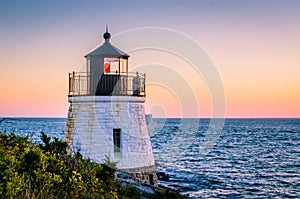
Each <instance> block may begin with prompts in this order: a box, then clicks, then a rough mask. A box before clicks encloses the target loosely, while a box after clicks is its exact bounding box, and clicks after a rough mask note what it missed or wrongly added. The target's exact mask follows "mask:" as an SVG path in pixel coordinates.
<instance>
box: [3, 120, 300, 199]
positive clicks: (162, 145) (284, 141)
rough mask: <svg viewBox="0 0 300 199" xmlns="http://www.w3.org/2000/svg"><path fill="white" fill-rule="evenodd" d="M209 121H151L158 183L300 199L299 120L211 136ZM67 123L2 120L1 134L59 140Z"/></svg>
mask: <svg viewBox="0 0 300 199" xmlns="http://www.w3.org/2000/svg"><path fill="white" fill-rule="evenodd" d="M210 121H211V120H210V119H171V118H170V119H153V122H152V124H151V125H150V133H151V134H150V135H151V142H152V147H153V154H154V157H155V160H156V162H157V163H158V164H159V167H158V169H157V170H158V171H159V172H163V173H165V174H166V175H167V176H168V177H169V179H168V180H167V179H165V180H160V181H159V183H160V184H162V185H164V186H168V187H170V188H174V189H178V190H180V191H181V192H182V193H187V194H189V195H190V198H300V119H225V123H224V126H223V129H222V131H221V132H219V133H215V134H213V138H212V137H211V136H212V135H210V137H209V135H208V134H209V131H208V129H209V128H210V126H211V123H210ZM65 123H66V119H65V118H5V119H4V120H3V119H1V118H0V131H2V132H6V133H11V132H15V133H16V134H20V135H23V136H26V135H28V136H29V137H30V138H31V139H32V140H33V141H34V142H40V139H39V136H40V132H41V131H43V132H45V133H46V134H47V135H48V136H50V137H57V138H59V139H63V138H64V129H65ZM207 138H209V139H207ZM207 140H210V141H213V143H212V145H206V142H207ZM203 146H209V148H208V149H203ZM203 150H206V153H203Z"/></svg>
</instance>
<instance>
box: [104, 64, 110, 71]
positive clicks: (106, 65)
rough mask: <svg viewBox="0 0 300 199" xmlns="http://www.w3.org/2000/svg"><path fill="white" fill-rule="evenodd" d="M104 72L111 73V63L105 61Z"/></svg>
mask: <svg viewBox="0 0 300 199" xmlns="http://www.w3.org/2000/svg"><path fill="white" fill-rule="evenodd" d="M104 72H105V73H109V72H110V64H109V63H105V64H104Z"/></svg>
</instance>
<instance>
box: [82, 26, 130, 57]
mask: <svg viewBox="0 0 300 199" xmlns="http://www.w3.org/2000/svg"><path fill="white" fill-rule="evenodd" d="M110 37H111V35H110V33H109V32H108V31H107V29H106V32H105V33H104V34H103V38H104V39H105V42H104V43H103V44H102V45H101V46H100V47H98V48H96V49H95V50H93V51H92V52H90V53H89V54H87V55H85V56H84V57H89V56H99V55H101V56H105V57H112V58H117V57H122V58H128V57H129V55H128V54H126V53H124V52H123V51H121V50H120V49H118V48H117V47H115V46H113V45H111V43H110V42H109V39H110Z"/></svg>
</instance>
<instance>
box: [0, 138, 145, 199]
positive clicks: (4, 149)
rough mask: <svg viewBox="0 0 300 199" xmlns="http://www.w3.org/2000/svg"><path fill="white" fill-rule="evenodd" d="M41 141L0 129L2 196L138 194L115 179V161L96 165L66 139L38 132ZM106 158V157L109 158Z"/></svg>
mask: <svg viewBox="0 0 300 199" xmlns="http://www.w3.org/2000/svg"><path fill="white" fill-rule="evenodd" d="M41 140H42V141H43V142H44V143H43V144H40V145H34V144H33V143H31V142H30V140H29V139H28V137H25V138H23V137H20V136H16V135H15V134H10V135H6V134H2V133H0V170H1V172H0V195H1V198H105V199H109V198H124V199H129V198H140V196H141V194H140V192H138V191H137V190H136V189H135V188H134V187H132V186H127V187H124V186H122V185H121V184H120V183H119V182H116V181H115V180H114V172H115V170H116V167H110V166H109V165H114V164H115V163H112V162H108V163H109V164H103V165H99V164H97V163H95V162H92V161H90V160H89V159H84V158H82V156H81V155H80V153H77V154H75V155H68V154H67V151H66V148H67V145H66V143H65V142H63V141H60V140H58V139H56V138H55V139H54V141H51V139H50V138H49V137H47V135H46V134H44V133H42V134H41ZM108 161H109V159H108Z"/></svg>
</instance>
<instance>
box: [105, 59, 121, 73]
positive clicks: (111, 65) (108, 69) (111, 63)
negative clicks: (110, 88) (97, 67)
mask: <svg viewBox="0 0 300 199" xmlns="http://www.w3.org/2000/svg"><path fill="white" fill-rule="evenodd" d="M104 73H105V74H107V73H119V58H104Z"/></svg>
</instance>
